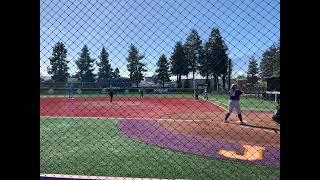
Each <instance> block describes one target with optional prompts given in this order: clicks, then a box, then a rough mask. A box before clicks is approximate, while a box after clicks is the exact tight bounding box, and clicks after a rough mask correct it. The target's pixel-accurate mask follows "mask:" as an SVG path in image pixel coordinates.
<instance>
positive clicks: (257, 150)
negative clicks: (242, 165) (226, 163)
mask: <svg viewBox="0 0 320 180" xmlns="http://www.w3.org/2000/svg"><path fill="white" fill-rule="evenodd" d="M242 146H243V148H244V153H243V154H238V153H237V152H235V151H230V150H219V152H218V154H220V155H223V156H225V157H227V158H233V159H240V160H247V161H255V160H262V157H263V150H264V147H261V146H251V145H242Z"/></svg>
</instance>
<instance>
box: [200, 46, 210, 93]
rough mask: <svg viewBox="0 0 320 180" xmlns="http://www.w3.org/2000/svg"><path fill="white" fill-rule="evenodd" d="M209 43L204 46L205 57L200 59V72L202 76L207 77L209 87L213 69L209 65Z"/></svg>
mask: <svg viewBox="0 0 320 180" xmlns="http://www.w3.org/2000/svg"><path fill="white" fill-rule="evenodd" d="M209 50H210V49H209V43H208V42H206V43H204V47H203V50H202V51H203V53H202V55H203V57H202V58H200V59H199V66H198V71H199V73H200V75H201V76H203V77H205V78H206V83H207V85H208V87H210V81H209V76H210V74H212V69H211V68H210V67H209V66H210V64H209V62H210V54H211V53H210V52H209Z"/></svg>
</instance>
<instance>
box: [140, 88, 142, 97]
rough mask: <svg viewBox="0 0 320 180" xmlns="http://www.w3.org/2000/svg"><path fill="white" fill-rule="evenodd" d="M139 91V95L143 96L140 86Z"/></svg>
mask: <svg viewBox="0 0 320 180" xmlns="http://www.w3.org/2000/svg"><path fill="white" fill-rule="evenodd" d="M139 92H140V97H143V90H142V88H140V89H139Z"/></svg>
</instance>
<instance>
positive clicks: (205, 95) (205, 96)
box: [204, 88, 208, 100]
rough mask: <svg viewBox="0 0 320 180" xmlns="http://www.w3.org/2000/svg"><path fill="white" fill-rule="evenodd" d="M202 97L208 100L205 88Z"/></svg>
mask: <svg viewBox="0 0 320 180" xmlns="http://www.w3.org/2000/svg"><path fill="white" fill-rule="evenodd" d="M204 98H205V99H206V100H208V92H207V88H205V89H204Z"/></svg>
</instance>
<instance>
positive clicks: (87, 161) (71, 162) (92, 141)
mask: <svg viewBox="0 0 320 180" xmlns="http://www.w3.org/2000/svg"><path fill="white" fill-rule="evenodd" d="M116 123H117V120H111V119H103V120H102V119H100V120H94V119H41V121H40V130H41V134H40V172H41V173H50V174H76V175H96V176H126V177H149V178H151V177H153V178H188V179H279V178H280V177H279V176H280V167H278V166H277V167H266V166H258V165H252V164H246V163H237V162H234V161H227V160H221V159H214V158H206V157H201V156H196V155H192V154H186V153H182V152H177V151H172V150H167V149H163V148H160V147H158V146H154V145H147V144H145V143H143V142H140V141H136V140H132V139H129V138H128V137H127V136H125V135H123V134H121V133H120V132H119V131H118V129H117V127H116Z"/></svg>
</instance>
